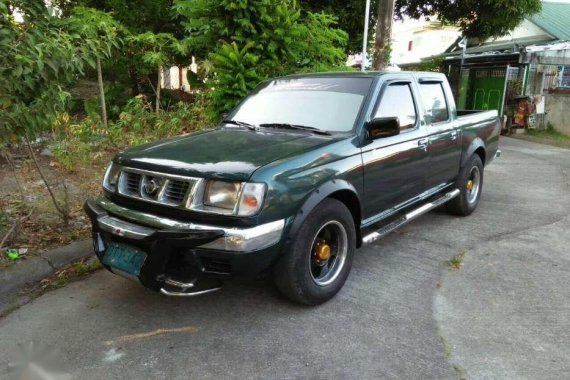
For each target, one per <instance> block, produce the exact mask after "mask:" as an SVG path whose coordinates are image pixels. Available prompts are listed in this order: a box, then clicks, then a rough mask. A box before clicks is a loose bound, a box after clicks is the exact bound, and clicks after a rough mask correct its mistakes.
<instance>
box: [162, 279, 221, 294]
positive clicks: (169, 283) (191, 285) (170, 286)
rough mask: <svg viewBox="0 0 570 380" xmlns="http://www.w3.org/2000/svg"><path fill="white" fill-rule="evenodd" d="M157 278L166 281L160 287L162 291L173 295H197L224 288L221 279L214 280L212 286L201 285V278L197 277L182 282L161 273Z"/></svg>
mask: <svg viewBox="0 0 570 380" xmlns="http://www.w3.org/2000/svg"><path fill="white" fill-rule="evenodd" d="M157 280H158V281H160V282H163V283H164V286H163V287H162V288H160V293H162V294H164V295H167V296H171V297H196V296H201V295H204V294H208V293H213V292H216V291H218V290H220V289H221V288H222V283H221V282H220V281H219V280H212V281H213V284H212V285H211V286H205V287H204V286H199V283H200V281H199V279H198V278H195V279H194V280H192V281H190V282H182V281H178V280H175V279H173V278H170V277H167V276H165V275H161V276H158V277H157Z"/></svg>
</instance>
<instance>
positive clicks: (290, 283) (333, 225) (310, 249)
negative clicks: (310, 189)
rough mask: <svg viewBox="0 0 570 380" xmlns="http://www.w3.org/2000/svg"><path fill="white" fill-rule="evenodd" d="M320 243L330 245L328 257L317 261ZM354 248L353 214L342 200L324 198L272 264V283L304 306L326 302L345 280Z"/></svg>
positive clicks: (321, 245)
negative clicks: (274, 263)
mask: <svg viewBox="0 0 570 380" xmlns="http://www.w3.org/2000/svg"><path fill="white" fill-rule="evenodd" d="M343 231H344V232H343ZM323 246H327V247H329V254H330V258H329V259H327V260H326V261H321V260H319V258H318V256H317V254H316V252H317V250H318V249H319V248H323ZM344 246H345V247H344ZM355 249H356V230H355V226H354V220H353V218H352V214H351V213H350V211H349V210H348V208H347V207H346V206H345V205H344V203H342V202H340V201H337V200H336V199H325V200H324V201H322V202H321V203H320V204H319V205H318V206H317V207H315V208H314V209H313V210H312V211H311V213H310V214H309V215H308V216H307V219H306V220H305V221H304V223H303V224H302V226H301V227H300V229H299V231H298V233H297V236H295V237H294V241H293V242H292V244H291V249H290V250H289V251H288V252H285V253H284V255H283V257H281V259H280V260H279V261H278V262H277V264H276V265H275V268H274V273H273V279H274V281H275V284H276V285H277V287H278V288H279V290H280V291H281V293H283V295H285V296H286V297H288V298H289V299H291V300H293V301H296V302H299V303H302V304H305V305H318V304H321V303H323V302H326V301H328V300H330V299H331V298H332V297H334V296H335V294H337V293H338V291H339V290H340V289H341V288H342V286H343V285H344V283H345V282H346V279H347V278H348V274H349V272H350V268H351V267H352V259H353V257H354V251H355ZM324 252H327V251H326V248H325V251H324ZM325 256H326V254H324V256H321V257H325Z"/></svg>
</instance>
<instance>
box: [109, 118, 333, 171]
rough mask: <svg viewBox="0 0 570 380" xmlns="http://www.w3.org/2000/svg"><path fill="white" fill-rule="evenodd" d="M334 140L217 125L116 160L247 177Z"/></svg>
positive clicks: (158, 168)
mask: <svg viewBox="0 0 570 380" xmlns="http://www.w3.org/2000/svg"><path fill="white" fill-rule="evenodd" d="M334 141H336V139H335V138H334V137H332V136H320V135H312V134H304V133H280V132H265V131H261V132H260V131H257V132H254V131H250V130H241V129H235V130H231V129H215V130H210V131H205V132H199V133H195V134H192V135H188V136H184V137H177V138H172V139H168V140H162V141H158V142H156V143H152V144H146V145H142V146H139V147H135V148H131V149H129V150H127V151H125V152H122V153H120V154H119V155H118V156H117V158H116V161H117V162H118V163H120V164H121V165H125V166H131V167H135V168H139V169H146V170H152V171H158V172H163V173H169V174H178V175H186V176H194V177H206V178H215V179H223V180H237V181H246V180H247V179H248V178H249V177H251V175H252V174H253V172H254V171H256V170H257V169H258V168H260V167H262V166H264V165H267V164H269V163H271V162H273V161H276V160H279V159H282V158H285V157H288V156H293V155H298V154H300V153H303V152H305V151H308V150H312V149H315V148H318V147H320V146H323V145H327V144H330V143H332V142H334Z"/></svg>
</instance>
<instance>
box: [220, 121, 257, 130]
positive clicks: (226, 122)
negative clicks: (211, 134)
mask: <svg viewBox="0 0 570 380" xmlns="http://www.w3.org/2000/svg"><path fill="white" fill-rule="evenodd" d="M222 123H224V124H233V125H238V126H240V127H245V128H247V129H249V130H251V131H257V126H256V125H253V124H249V123H246V122H245V121H238V120H222Z"/></svg>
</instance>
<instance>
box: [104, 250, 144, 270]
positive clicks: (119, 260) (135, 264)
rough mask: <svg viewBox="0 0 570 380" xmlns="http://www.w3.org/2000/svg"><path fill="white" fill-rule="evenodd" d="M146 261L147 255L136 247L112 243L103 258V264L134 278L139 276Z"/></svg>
mask: <svg viewBox="0 0 570 380" xmlns="http://www.w3.org/2000/svg"><path fill="white" fill-rule="evenodd" d="M145 259H146V254H145V253H144V252H141V251H140V250H138V249H137V248H135V247H131V246H129V245H125V244H119V243H110V244H108V246H107V249H106V250H105V254H104V255H103V257H102V260H101V261H102V262H103V264H105V265H108V266H110V267H111V268H116V269H118V270H121V271H123V272H126V273H128V274H131V275H133V276H138V275H139V274H140V272H141V268H142V266H143V264H144V261H145Z"/></svg>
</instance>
